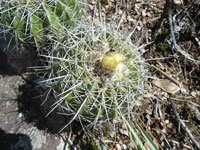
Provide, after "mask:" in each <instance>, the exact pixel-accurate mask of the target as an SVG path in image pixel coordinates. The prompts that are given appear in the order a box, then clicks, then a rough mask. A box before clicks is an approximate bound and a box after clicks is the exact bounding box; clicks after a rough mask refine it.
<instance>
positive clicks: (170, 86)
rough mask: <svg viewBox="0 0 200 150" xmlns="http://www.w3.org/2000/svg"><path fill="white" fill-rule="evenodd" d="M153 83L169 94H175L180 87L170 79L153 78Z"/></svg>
mask: <svg viewBox="0 0 200 150" xmlns="http://www.w3.org/2000/svg"><path fill="white" fill-rule="evenodd" d="M153 84H155V85H156V86H157V87H159V88H161V89H162V90H163V91H165V92H168V93H170V94H175V93H177V92H178V91H179V90H180V88H179V87H178V86H177V85H176V84H174V83H173V82H171V81H170V80H153Z"/></svg>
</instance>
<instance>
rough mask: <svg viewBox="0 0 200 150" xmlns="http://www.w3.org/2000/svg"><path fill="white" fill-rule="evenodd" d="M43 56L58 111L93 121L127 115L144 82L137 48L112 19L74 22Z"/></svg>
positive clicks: (90, 122) (97, 122)
mask: <svg viewBox="0 0 200 150" xmlns="http://www.w3.org/2000/svg"><path fill="white" fill-rule="evenodd" d="M66 34H67V35H68V36H67V38H65V39H63V40H61V41H57V42H55V43H54V49H53V51H52V52H51V53H49V55H48V56H46V57H47V58H48V59H49V67H50V71H49V77H48V78H49V80H48V84H49V87H50V89H51V90H52V91H53V92H54V93H55V96H56V98H57V100H56V101H55V104H54V108H56V107H57V106H60V107H61V109H62V113H63V114H65V115H68V116H71V120H70V121H69V123H68V124H67V125H66V126H68V125H69V124H70V123H71V122H72V121H73V120H80V121H82V122H84V123H86V124H87V125H91V126H96V125H100V124H101V123H103V122H111V121H112V120H113V119H115V118H117V117H118V112H119V113H122V114H123V115H125V116H127V117H130V116H131V112H132V109H133V107H134V106H135V104H136V101H137V100H139V98H140V96H141V94H142V91H143V83H144V74H145V70H144V66H143V65H144V64H143V60H142V57H141V53H140V52H139V51H138V49H137V47H136V46H134V44H133V43H132V41H131V39H130V38H129V37H128V36H125V35H123V34H121V33H120V32H119V31H117V30H115V29H114V28H113V27H112V24H107V25H106V26H105V25H101V24H93V25H89V24H86V23H79V24H78V25H77V26H76V27H73V28H71V29H69V30H68V32H67V33H66Z"/></svg>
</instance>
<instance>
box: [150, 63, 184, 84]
mask: <svg viewBox="0 0 200 150" xmlns="http://www.w3.org/2000/svg"><path fill="white" fill-rule="evenodd" d="M151 66H152V67H153V68H155V69H156V70H158V71H159V72H160V73H162V74H163V75H164V76H166V77H167V78H168V79H170V80H171V81H173V82H174V83H175V84H176V85H178V86H179V87H182V84H181V83H180V82H178V81H177V80H176V79H174V78H173V77H171V76H170V75H168V74H167V73H165V72H164V71H162V70H161V69H159V68H158V67H156V66H154V65H151Z"/></svg>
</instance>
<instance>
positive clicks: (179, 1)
mask: <svg viewBox="0 0 200 150" xmlns="http://www.w3.org/2000/svg"><path fill="white" fill-rule="evenodd" d="M181 3H182V2H181V0H174V4H176V5H180V4H181Z"/></svg>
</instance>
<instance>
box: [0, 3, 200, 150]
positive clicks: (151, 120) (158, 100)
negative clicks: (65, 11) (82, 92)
mask: <svg viewBox="0 0 200 150" xmlns="http://www.w3.org/2000/svg"><path fill="white" fill-rule="evenodd" d="M96 4H97V5H96ZM88 6H89V15H88V18H89V19H90V18H92V17H98V16H99V13H98V11H97V13H96V14H95V13H94V12H95V10H99V7H100V6H99V4H98V3H96V1H95V0H91V1H90V2H89V5H88ZM169 11H170V12H171V14H172V21H173V29H174V34H175V40H176V43H177V44H178V45H179V47H180V48H181V49H182V50H183V51H185V52H187V53H188V54H190V55H191V56H192V57H189V56H190V55H189V56H188V55H186V56H184V55H183V54H182V53H180V52H178V51H177V49H176V48H175V47H174V43H173V40H172V37H171V30H170V23H169ZM101 13H102V16H105V17H106V21H108V22H109V21H111V20H112V19H113V16H115V17H116V18H115V20H117V21H118V22H120V21H121V25H122V27H121V29H122V30H124V32H130V31H132V30H133V29H135V32H134V34H133V36H132V39H133V42H135V43H136V42H140V45H145V47H144V48H143V49H144V50H143V51H144V54H143V55H144V58H145V59H146V60H147V61H146V62H147V68H148V70H149V74H148V76H149V80H148V82H147V83H146V89H145V95H144V99H143V100H142V101H141V103H140V104H139V106H138V107H137V108H135V109H134V110H133V114H134V118H133V121H132V122H131V125H132V126H133V127H135V126H136V125H135V123H134V122H135V121H137V122H139V123H140V124H141V125H142V127H143V128H144V129H145V130H146V131H147V133H148V134H149V135H150V137H151V138H152V139H153V141H154V142H155V143H156V145H157V146H159V148H160V149H164V150H165V149H175V150H182V149H184V150H190V149H198V148H197V147H196V145H195V144H194V142H193V141H192V140H191V138H190V137H189V136H188V133H187V132H185V131H184V130H183V128H182V127H181V125H180V120H181V121H182V122H184V123H185V124H186V126H187V127H188V129H189V130H190V132H191V134H192V135H193V136H194V139H195V140H196V141H197V142H198V143H200V68H199V67H200V65H199V64H200V63H199V61H193V60H192V59H190V58H193V59H195V60H200V42H199V40H200V33H199V29H200V5H198V4H197V3H195V2H194V1H189V0H187V1H186V0H184V1H181V0H180V1H179V0H177V1H176V2H175V1H173V2H170V1H169V0H166V1H158V0H149V1H145V0H133V1H130V0H126V1H125V0H121V1H115V0H101ZM7 43H8V41H4V39H3V38H2V35H1V40H0V146H1V149H2V150H56V149H57V150H65V149H82V150H90V149H91V150H93V149H95V148H96V142H97V141H99V142H100V145H101V146H102V149H106V148H107V149H108V150H109V149H112V150H114V149H115V150H120V149H130V138H129V136H128V132H127V129H126V127H124V124H123V123H122V124H119V125H118V126H116V129H115V131H114V130H113V129H111V128H109V127H108V126H107V125H105V126H104V127H103V128H102V129H101V130H100V129H99V130H94V131H92V132H91V131H87V135H86V132H85V131H83V130H82V129H81V126H80V125H79V124H78V123H77V122H75V123H73V124H72V125H71V127H70V128H69V129H67V130H66V131H65V132H63V133H61V134H58V131H59V129H60V128H62V126H63V125H64V124H65V123H66V120H65V117H62V116H60V115H58V114H57V113H52V114H51V115H50V116H49V117H45V115H46V114H47V112H48V111H49V106H51V104H52V103H53V98H49V99H50V100H48V102H47V104H45V105H42V106H41V104H42V102H43V100H44V98H45V91H44V89H43V88H42V87H40V86H39V85H37V84H36V83H35V81H36V79H37V77H36V74H35V73H34V72H33V71H32V70H31V69H29V68H28V67H30V66H37V65H38V63H39V61H38V60H39V58H37V56H36V54H35V53H34V51H32V50H30V49H29V51H28V52H26V53H22V54H19V53H16V52H8V51H7V52H5V51H3V49H4V48H5V47H6V44H7ZM187 56H188V57H187ZM186 57H187V58H186ZM159 79H162V80H159ZM51 99H52V100H51ZM172 102H173V106H175V107H176V109H177V112H178V116H179V117H180V120H178V117H177V116H176V115H175V113H174V109H173V106H172ZM57 118H59V119H57ZM55 120H56V121H55ZM57 120H59V121H57ZM135 128H136V127H135ZM141 138H142V137H141ZM144 144H145V142H144ZM145 145H147V144H145ZM147 149H148V148H147Z"/></svg>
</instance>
